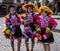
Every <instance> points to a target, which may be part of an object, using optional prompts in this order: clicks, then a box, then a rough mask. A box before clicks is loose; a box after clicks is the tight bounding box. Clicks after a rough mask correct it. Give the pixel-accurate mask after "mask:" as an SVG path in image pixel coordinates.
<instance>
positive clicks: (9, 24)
mask: <svg viewBox="0 0 60 51" xmlns="http://www.w3.org/2000/svg"><path fill="white" fill-rule="evenodd" d="M5 24H6V29H5V31H4V33H5V36H6V37H7V38H9V39H11V38H13V39H16V38H21V37H22V31H21V29H20V24H21V21H20V19H19V17H18V15H17V14H15V15H9V16H8V17H6V21H5ZM8 30H9V31H8Z"/></svg>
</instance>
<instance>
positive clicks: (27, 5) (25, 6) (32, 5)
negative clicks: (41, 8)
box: [22, 3, 38, 12]
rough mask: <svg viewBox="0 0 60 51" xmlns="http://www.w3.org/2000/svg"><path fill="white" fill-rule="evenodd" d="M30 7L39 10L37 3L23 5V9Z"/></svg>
mask: <svg viewBox="0 0 60 51" xmlns="http://www.w3.org/2000/svg"><path fill="white" fill-rule="evenodd" d="M28 7H32V8H33V10H35V11H37V12H38V7H37V6H35V4H33V3H30V4H25V5H23V6H22V9H23V10H27V8H28Z"/></svg>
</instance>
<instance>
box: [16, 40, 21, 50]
mask: <svg viewBox="0 0 60 51" xmlns="http://www.w3.org/2000/svg"><path fill="white" fill-rule="evenodd" d="M17 41H18V43H17V46H18V47H17V51H20V46H21V39H17Z"/></svg>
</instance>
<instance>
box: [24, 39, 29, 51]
mask: <svg viewBox="0 0 60 51" xmlns="http://www.w3.org/2000/svg"><path fill="white" fill-rule="evenodd" d="M25 45H26V51H29V47H28V45H29V42H28V40H26V39H25Z"/></svg>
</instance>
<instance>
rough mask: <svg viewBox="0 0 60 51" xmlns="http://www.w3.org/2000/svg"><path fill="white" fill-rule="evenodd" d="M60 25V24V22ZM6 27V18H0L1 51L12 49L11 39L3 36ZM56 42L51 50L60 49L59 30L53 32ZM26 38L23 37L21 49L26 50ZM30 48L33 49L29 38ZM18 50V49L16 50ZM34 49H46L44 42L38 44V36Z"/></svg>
mask: <svg viewBox="0 0 60 51" xmlns="http://www.w3.org/2000/svg"><path fill="white" fill-rule="evenodd" d="M57 22H58V24H59V23H60V21H58V20H57ZM59 25H60V24H59ZM59 25H58V27H57V28H59V29H60V27H59ZM4 27H5V24H4V19H3V18H0V51H12V50H11V46H10V40H9V39H6V38H5V37H4V36H2V32H3V28H4ZM53 35H54V38H55V42H54V44H51V51H60V33H58V32H53ZM24 41H25V40H24V39H22V44H21V51H26V47H25V43H24ZM14 43H15V49H17V40H15V42H14ZM29 44H30V45H29V48H30V49H31V42H30V40H29ZM16 51H17V50H16ZM34 51H44V49H43V46H42V44H40V43H38V44H37V38H35V46H34Z"/></svg>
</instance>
